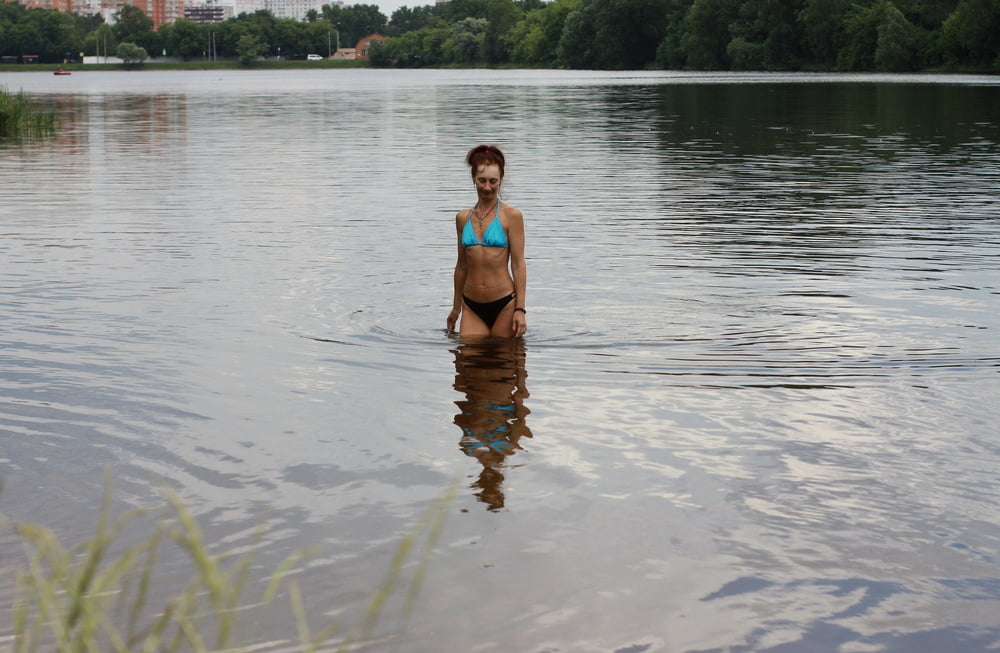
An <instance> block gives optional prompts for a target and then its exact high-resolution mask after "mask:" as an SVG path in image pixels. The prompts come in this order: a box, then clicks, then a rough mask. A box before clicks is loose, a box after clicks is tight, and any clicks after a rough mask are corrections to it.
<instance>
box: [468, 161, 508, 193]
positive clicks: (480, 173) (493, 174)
mask: <svg viewBox="0 0 1000 653" xmlns="http://www.w3.org/2000/svg"><path fill="white" fill-rule="evenodd" d="M472 181H474V182H475V183H476V192H477V193H478V194H479V197H481V198H482V199H484V200H490V199H493V198H494V197H496V196H497V193H499V192H500V182H501V181H503V178H502V177H501V176H500V166H498V165H497V164H495V163H487V164H485V165H481V166H479V170H477V171H476V174H474V175H473V176H472Z"/></svg>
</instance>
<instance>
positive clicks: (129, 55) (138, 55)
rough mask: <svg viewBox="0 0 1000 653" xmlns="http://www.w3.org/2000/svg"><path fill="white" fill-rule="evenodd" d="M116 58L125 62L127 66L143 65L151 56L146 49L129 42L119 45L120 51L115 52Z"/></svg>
mask: <svg viewBox="0 0 1000 653" xmlns="http://www.w3.org/2000/svg"><path fill="white" fill-rule="evenodd" d="M115 56H116V57H118V58H119V59H121V60H122V61H124V62H125V63H126V64H127V65H135V64H141V63H142V62H144V61H145V60H146V59H148V58H149V55H148V54H146V50H145V48H141V47H139V46H138V45H136V44H135V43H131V42H128V41H126V42H125V43H119V44H118V49H117V50H115Z"/></svg>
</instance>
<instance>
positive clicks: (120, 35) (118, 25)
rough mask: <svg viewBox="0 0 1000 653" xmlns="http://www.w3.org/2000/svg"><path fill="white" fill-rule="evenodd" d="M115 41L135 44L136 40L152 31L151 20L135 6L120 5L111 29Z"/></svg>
mask: <svg viewBox="0 0 1000 653" xmlns="http://www.w3.org/2000/svg"><path fill="white" fill-rule="evenodd" d="M111 29H112V31H113V32H114V35H115V40H117V41H119V42H121V41H130V42H132V43H135V42H137V40H138V39H140V38H142V37H143V36H145V35H146V33H147V32H151V31H153V19H152V18H150V17H149V16H147V15H146V12H144V11H143V10H142V9H140V8H139V7H136V6H135V5H128V4H126V5H122V8H121V9H119V10H118V11H116V12H115V22H114V25H112V27H111Z"/></svg>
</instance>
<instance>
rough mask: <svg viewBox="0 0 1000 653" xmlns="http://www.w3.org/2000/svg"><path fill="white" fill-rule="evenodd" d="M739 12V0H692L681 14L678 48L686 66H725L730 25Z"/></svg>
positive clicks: (726, 67)
mask: <svg viewBox="0 0 1000 653" xmlns="http://www.w3.org/2000/svg"><path fill="white" fill-rule="evenodd" d="M738 15H739V2H738V0H695V1H694V4H692V5H691V8H690V9H688V12H687V14H686V15H685V17H684V35H683V36H682V37H681V48H682V50H683V52H684V56H685V60H686V64H687V67H689V68H694V69H696V70H728V69H729V63H730V62H729V53H728V51H727V48H728V45H729V41H730V40H731V39H732V36H731V35H730V31H729V26H730V25H731V24H732V23H733V22H734V21H735V20H736V19H737V17H738Z"/></svg>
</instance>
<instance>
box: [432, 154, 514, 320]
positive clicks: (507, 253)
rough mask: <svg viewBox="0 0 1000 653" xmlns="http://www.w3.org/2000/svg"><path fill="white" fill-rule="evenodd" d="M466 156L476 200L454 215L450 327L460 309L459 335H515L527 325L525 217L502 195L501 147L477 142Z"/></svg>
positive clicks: (502, 167)
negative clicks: (454, 259) (455, 241)
mask: <svg viewBox="0 0 1000 653" xmlns="http://www.w3.org/2000/svg"><path fill="white" fill-rule="evenodd" d="M466 162H467V163H468V164H469V167H470V168H471V169H472V181H473V183H475V185H476V195H477V201H476V205H475V206H473V207H472V208H471V209H463V210H461V211H459V212H458V215H456V216H455V228H456V230H457V232H458V262H457V263H456V264H455V295H454V299H453V302H452V309H451V313H449V314H448V329H449V330H451V331H454V330H455V324H456V322H458V316H459V315H461V316H462V323H461V328H460V331H459V333H460V335H462V336H495V337H502V338H510V337H515V338H519V337H521V336H522V335H524V332H525V331H526V330H527V328H528V324H527V320H526V318H525V313H527V311H526V310H525V308H524V306H525V304H524V301H525V291H526V274H527V268H526V266H525V263H524V218H523V216H522V215H521V212H520V211H518V210H517V209H515V208H514V207H513V206H510V205H509V204H504V203H503V202H501V201H500V184H501V183H502V182H503V174H504V156H503V152H501V151H500V150H499V149H498V148H496V147H494V146H492V145H479V146H477V147H474V148H472V150H470V151H469V154H468V156H467V157H466ZM508 267H509V270H508Z"/></svg>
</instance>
